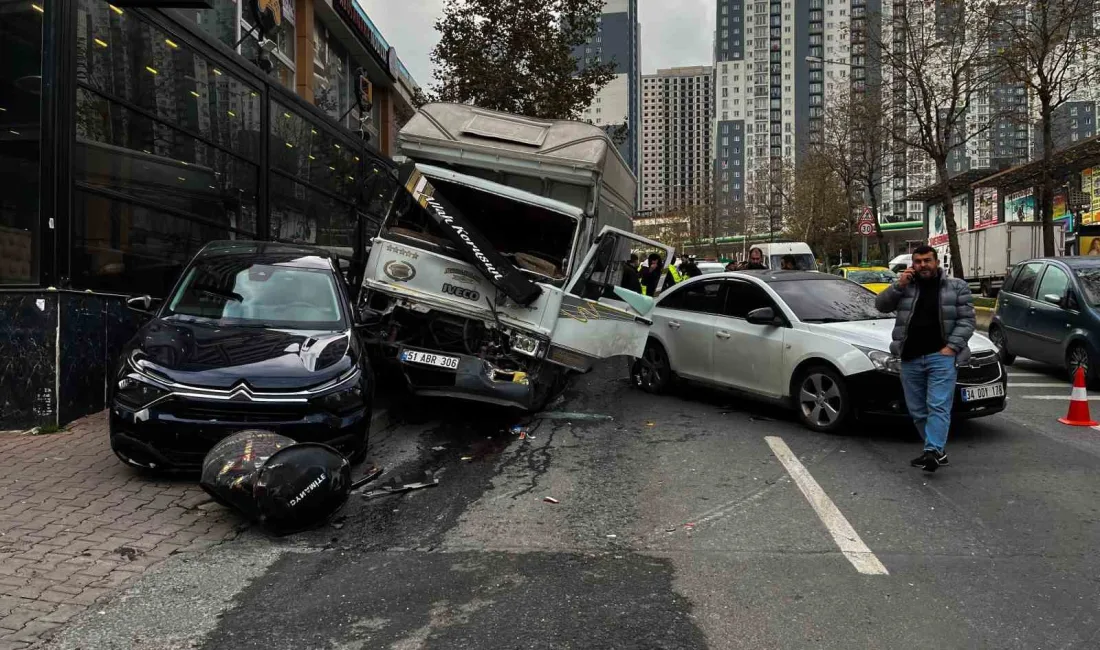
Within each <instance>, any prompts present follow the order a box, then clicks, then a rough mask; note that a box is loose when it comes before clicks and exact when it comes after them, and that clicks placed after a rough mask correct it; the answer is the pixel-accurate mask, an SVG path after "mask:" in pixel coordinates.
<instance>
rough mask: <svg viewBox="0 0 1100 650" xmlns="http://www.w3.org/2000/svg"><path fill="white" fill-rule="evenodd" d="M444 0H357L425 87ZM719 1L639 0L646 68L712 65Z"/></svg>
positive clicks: (430, 69)
mask: <svg viewBox="0 0 1100 650" xmlns="http://www.w3.org/2000/svg"><path fill="white" fill-rule="evenodd" d="M443 1H444V0H358V2H359V5H360V6H362V7H363V8H364V9H365V10H366V12H367V15H368V16H370V19H371V20H372V21H373V22H374V24H375V26H376V27H378V29H379V30H380V31H381V32H382V36H383V37H384V38H385V39H386V40H387V41H388V42H389V44H390V45H392V46H394V47H396V48H397V55H398V56H399V57H400V58H401V60H402V61H403V62H404V63H405V67H406V68H408V69H409V72H411V73H412V75H413V78H414V79H416V81H417V83H419V84H420V85H421V86H424V87H427V86H428V85H429V84H430V83H431V80H432V79H431V75H432V64H431V61H430V59H429V53H430V52H431V50H432V48H433V47H435V44H436V41H438V40H439V34H438V32H436V31H435V28H434V27H433V26H432V25H434V24H435V20H436V18H438V17H439V14H440V12H441V9H442V7H443ZM714 3H715V0H675V1H674V2H670V1H669V0H638V13H639V14H640V15H639V22H641V24H642V72H643V73H644V74H650V73H653V72H656V71H657V69H658V68H671V67H674V66H687V65H710V64H711V63H712V61H711V59H712V44H713V40H714V12H715V4H714Z"/></svg>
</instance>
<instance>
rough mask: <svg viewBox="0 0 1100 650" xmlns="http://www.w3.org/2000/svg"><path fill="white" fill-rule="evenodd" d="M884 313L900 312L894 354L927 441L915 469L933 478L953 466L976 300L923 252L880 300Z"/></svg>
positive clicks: (932, 251)
mask: <svg viewBox="0 0 1100 650" xmlns="http://www.w3.org/2000/svg"><path fill="white" fill-rule="evenodd" d="M875 305H876V306H877V307H878V309H879V311H882V312H893V311H896V312H897V317H896V319H895V321H894V332H893V339H894V340H893V342H892V343H891V344H890V352H891V353H893V354H894V355H895V356H897V357H900V358H901V384H902V387H903V389H904V391H905V405H906V407H907V408H908V409H909V415H910V416H911V417H912V418H913V423H914V424H915V425H916V427H917V430H918V431H920V434H921V436H922V437H923V438H924V452H923V453H922V454H921V455H920V456H918V457H917V458H914V459H913V460H912V462H911V463H910V464H911V465H912V466H913V467H920V468H922V469H924V470H925V471H927V472H934V471H936V470H937V469H938V468H939V467H941V466H943V465H946V464H947V451H946V450H945V447H946V446H947V431H948V429H950V427H951V407H952V404H953V403H954V400H955V380H956V377H957V373H958V366H959V364H965V363H966V362H967V360H968V359H969V358H970V348H969V347H968V345H967V341H969V340H970V337H971V335H973V334H974V328H975V326H976V322H975V319H974V299H973V297H972V296H971V295H970V287H969V286H968V285H967V284H966V281H965V280H960V279H958V278H951V277H948V276H947V274H946V273H944V271H943V269H942V268H941V267H940V263H939V259H938V257H937V255H936V250H935V249H934V248H932V247H931V246H918V247H917V248H916V249H915V250H914V251H913V266H912V267H910V268H908V269H906V270H905V271H903V272H902V274H901V275H900V276H899V277H898V279H897V281H896V282H895V283H894V284H893V285H891V286H890V287H889V288H887V289H886V290H885V291H883V292H882V293H880V294H879V295H878V298H877V299H876V301H875Z"/></svg>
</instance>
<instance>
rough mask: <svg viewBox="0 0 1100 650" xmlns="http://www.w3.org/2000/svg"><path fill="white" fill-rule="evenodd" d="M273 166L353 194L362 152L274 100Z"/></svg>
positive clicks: (340, 192)
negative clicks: (353, 149)
mask: <svg viewBox="0 0 1100 650" xmlns="http://www.w3.org/2000/svg"><path fill="white" fill-rule="evenodd" d="M270 156H271V166H272V168H274V169H277V170H279V171H281V172H283V173H286V174H289V175H291V176H293V177H295V178H297V179H300V180H301V181H303V182H305V183H309V184H311V185H314V186H316V187H318V188H320V189H322V190H326V191H329V192H332V193H334V194H337V195H339V196H341V197H347V198H348V199H350V198H352V197H353V196H354V193H355V188H356V178H357V171H358V168H359V158H358V154H357V153H355V152H353V151H352V150H351V149H350V148H349V146H348V144H347V143H346V142H345V141H343V140H341V139H338V138H336V137H335V136H334V135H332V134H331V133H329V132H328V131H327V130H325V129H323V128H321V127H320V126H319V125H317V124H314V123H313V122H311V121H310V120H307V119H305V118H304V117H302V116H301V115H299V114H298V113H297V112H295V111H293V110H291V109H289V108H287V107H285V106H283V105H282V104H279V103H278V102H271V151H270Z"/></svg>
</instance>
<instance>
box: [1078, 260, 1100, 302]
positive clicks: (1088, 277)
mask: <svg viewBox="0 0 1100 650" xmlns="http://www.w3.org/2000/svg"><path fill="white" fill-rule="evenodd" d="M1073 273H1074V275H1076V276H1077V281H1078V282H1079V283H1081V289H1082V290H1084V292H1085V302H1087V303H1088V304H1089V305H1090V306H1092V307H1100V266H1086V267H1081V268H1075V269H1073Z"/></svg>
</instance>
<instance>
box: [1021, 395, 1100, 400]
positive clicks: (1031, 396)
mask: <svg viewBox="0 0 1100 650" xmlns="http://www.w3.org/2000/svg"><path fill="white" fill-rule="evenodd" d="M1015 399H1045V400H1054V399H1061V400H1066V401H1069V398H1068V397H1066V396H1065V395H1017V396H1016V397H1015ZM1089 401H1090V402H1100V397H1090V398H1089Z"/></svg>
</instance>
